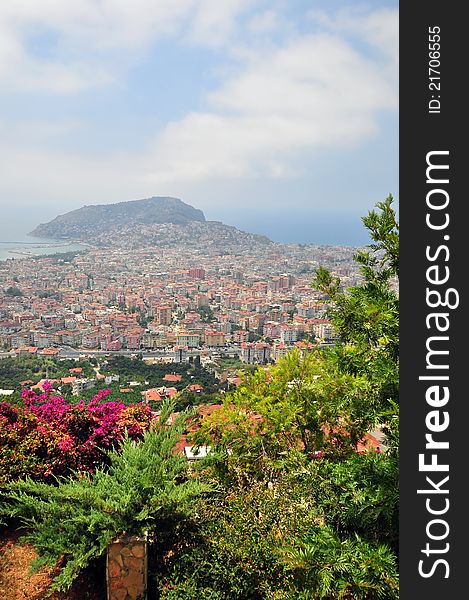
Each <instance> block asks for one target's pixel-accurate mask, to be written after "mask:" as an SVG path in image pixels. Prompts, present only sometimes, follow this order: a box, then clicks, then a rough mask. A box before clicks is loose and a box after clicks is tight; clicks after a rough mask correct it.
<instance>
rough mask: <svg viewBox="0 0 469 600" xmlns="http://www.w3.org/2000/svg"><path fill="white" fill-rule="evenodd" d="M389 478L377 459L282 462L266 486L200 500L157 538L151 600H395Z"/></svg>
mask: <svg viewBox="0 0 469 600" xmlns="http://www.w3.org/2000/svg"><path fill="white" fill-rule="evenodd" d="M211 474H212V471H211V470H210V469H208V468H207V467H205V476H207V477H210V476H211ZM395 474H396V472H394V473H390V472H389V469H388V465H387V464H386V459H385V458H384V456H381V455H374V454H373V455H370V456H361V455H355V456H352V457H350V458H349V459H347V460H345V461H341V462H339V463H334V462H332V461H326V460H323V459H321V460H317V461H313V462H310V461H308V460H306V459H305V457H304V455H303V456H302V455H299V454H295V455H293V454H291V453H290V456H289V458H288V459H286V461H285V464H284V468H283V470H282V472H281V473H278V474H277V476H276V479H275V481H268V480H267V479H266V480H264V481H255V482H252V483H251V485H250V486H247V487H242V488H240V487H238V486H237V485H236V484H234V485H233V486H229V487H227V488H226V489H225V490H223V489H221V490H220V491H219V493H216V494H213V493H212V494H211V495H210V496H208V497H203V498H201V501H200V502H199V506H198V508H197V511H196V513H195V514H194V517H193V518H192V519H191V520H190V521H189V522H185V523H184V524H182V527H177V528H171V529H170V530H169V531H167V532H165V531H160V533H159V536H158V544H157V545H156V546H155V547H154V549H153V551H154V553H153V555H152V559H153V561H152V565H151V570H152V572H153V581H154V585H155V587H156V589H157V594H158V595H157V597H159V598H165V599H172V600H175V599H186V600H189V599H190V600H192V599H193V600H196V599H197V598H212V599H213V600H229V599H231V598H234V599H236V598H238V599H240V600H241V599H242V600H261V599H266V600H267V599H268V600H280V599H282V600H284V599H291V600H294V599H295V600H296V599H298V598H305V599H306V598H308V599H311V600H313V599H319V598H328V599H329V600H331V599H336V598H348V599H349V600H351V599H352V598H353V599H355V598H363V600H365V599H366V600H371V599H379V598H383V599H387V600H391V599H392V598H397V586H398V575H397V565H396V557H395V555H394V552H393V550H394V548H393V546H392V545H391V544H389V543H388V542H389V539H388V537H387V532H388V531H389V530H392V531H393V532H394V535H395V534H397V519H396V516H397V515H396V514H392V515H390V514H388V502H387V494H388V493H389V490H390V489H392V490H394V493H396V489H397V479H396V477H395ZM266 475H267V473H266ZM202 476H203V475H202ZM212 485H214V484H213V483H212ZM214 487H216V484H215V485H214ZM391 521H392V523H393V524H392V526H390V522H391Z"/></svg>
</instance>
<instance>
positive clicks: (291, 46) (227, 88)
mask: <svg viewBox="0 0 469 600" xmlns="http://www.w3.org/2000/svg"><path fill="white" fill-rule="evenodd" d="M253 4H255V2H252V1H249V0H226V2H225V1H223V2H222V1H220V2H216V3H215V4H214V1H213V0H158V1H155V0H134V1H133V2H132V3H131V2H128V1H127V0H103V1H101V2H96V1H93V0H74V2H64V1H63V0H42V2H37V1H36V0H17V2H12V3H7V2H0V89H1V88H2V86H8V88H9V89H15V87H16V89H20V90H22V91H35V90H47V91H52V92H57V93H73V92H75V91H79V90H83V89H87V88H90V87H95V86H98V85H105V84H106V83H108V82H109V81H112V80H113V78H115V77H117V76H118V75H117V73H116V69H119V68H120V65H119V64H116V61H115V60H109V55H108V52H111V53H112V52H114V51H116V52H120V51H121V50H122V48H129V49H131V50H134V51H135V52H138V51H139V50H141V49H142V48H143V47H144V46H145V45H146V44H149V43H150V42H151V41H152V40H154V39H156V38H158V36H163V35H169V34H173V35H174V34H177V35H178V36H181V37H185V39H187V40H189V39H190V40H192V43H204V44H208V45H210V44H212V45H213V44H221V43H227V44H228V40H229V39H230V36H231V37H235V29H234V23H235V21H236V18H237V16H238V15H239V14H240V12H241V11H243V10H245V9H246V7H248V6H252V5H253ZM214 6H215V7H216V10H215V11H214V12H210V8H213V7H214ZM312 18H315V19H316V22H319V21H320V20H321V19H322V22H323V24H325V25H324V27H323V28H322V29H324V28H325V29H326V30H327V31H328V33H322V34H319V33H318V34H309V35H306V34H304V35H300V34H298V33H296V34H295V35H293V33H292V31H289V36H288V41H284V42H282V43H280V42H277V46H275V45H274V42H273V41H272V40H271V41H270V42H269V45H268V47H267V45H266V46H262V45H261V46H259V47H256V50H255V51H253V50H252V47H249V45H247V44H246V45H238V46H236V47H234V46H233V47H232V48H231V50H232V55H233V56H235V58H236V61H234V63H233V64H231V65H230V69H229V70H228V71H226V72H225V73H224V80H223V81H222V82H221V83H220V85H219V88H218V89H216V90H214V91H212V92H211V93H210V94H209V95H207V97H206V98H205V104H204V107H203V109H201V110H199V111H195V110H194V111H192V112H189V113H188V114H186V115H185V116H184V117H183V118H181V119H180V120H175V121H172V122H170V123H168V124H167V125H166V126H165V127H163V129H162V130H161V131H159V132H155V131H153V132H152V131H149V132H148V136H147V140H148V142H147V144H146V146H145V147H143V148H142V147H140V148H139V149H129V150H126V151H125V152H122V151H119V150H116V151H114V152H109V153H108V154H107V155H106V156H103V157H102V158H99V157H98V156H96V155H94V156H93V157H92V158H91V157H87V156H86V155H85V154H84V153H83V152H81V153H79V151H78V150H77V151H75V152H71V151H70V150H66V151H64V152H59V151H57V150H56V148H57V147H58V145H57V144H48V141H49V140H50V138H51V137H53V136H59V135H66V134H67V127H68V128H71V129H73V128H74V127H79V126H80V124H79V123H75V122H74V121H73V119H72V120H71V121H65V122H64V123H62V124H59V125H58V129H56V130H54V127H51V128H48V126H47V124H45V123H42V124H41V123H35V124H33V127H32V129H29V130H28V127H29V126H28V124H26V125H24V126H20V125H19V126H18V127H19V128H20V129H19V130H18V131H20V135H18V136H15V135H14V134H12V132H13V133H14V129H11V128H10V129H8V131H9V132H10V135H8V136H7V137H6V138H5V137H3V139H2V141H0V181H1V182H2V195H3V198H8V197H10V195H15V196H16V197H25V198H27V197H31V195H34V197H36V198H43V199H46V198H50V199H54V200H57V199H60V198H63V197H64V195H66V196H67V198H68V199H70V200H76V201H77V202H81V201H85V200H86V202H93V201H96V202H99V201H116V200H119V199H125V198H136V197H144V196H145V195H151V194H153V193H155V191H156V193H159V194H160V193H161V194H164V193H169V194H175V193H176V192H175V191H174V190H179V189H181V188H185V189H188V186H190V185H191V184H194V183H198V184H204V183H205V182H209V181H217V180H218V181H220V180H223V179H224V180H228V181H229V180H232V181H234V180H236V179H238V180H239V179H243V178H245V179H246V178H262V177H267V178H274V179H275V178H286V177H292V176H295V175H298V174H299V172H300V171H299V169H300V167H299V164H300V162H301V160H299V158H301V157H303V156H304V155H307V154H311V153H314V152H324V151H328V150H330V149H335V148H344V147H349V148H353V147H354V145H356V144H359V143H361V142H362V141H363V140H365V139H366V138H367V137H369V136H371V135H373V134H374V133H375V132H376V131H377V127H378V125H377V120H378V116H379V114H380V113H381V112H382V111H395V110H396V108H397V101H398V98H397V58H396V57H397V11H389V10H376V11H373V12H371V13H369V14H366V15H364V14H361V15H357V14H356V13H345V12H343V13H341V14H340V15H339V16H337V17H336V18H335V19H330V18H327V19H326V17H325V16H324V15H320V16H319V17H318V15H317V14H316V15H313V16H312ZM326 21H327V23H326ZM277 26H278V20H276V16H275V14H274V13H270V12H269V11H267V12H264V13H260V14H259V19H258V20H257V23H256V21H255V20H254V19H251V20H250V31H254V30H255V29H256V27H257V28H258V31H259V32H262V33H265V32H267V31H268V30H273V29H274V28H275V27H277ZM41 28H45V30H46V31H53V32H55V33H56V34H57V36H58V37H57V40H56V42H57V44H58V45H59V47H60V53H59V54H60V57H61V61H57V60H55V61H54V60H53V59H52V58H47V59H46V58H40V57H37V56H33V55H32V54H31V52H29V51H28V46H27V43H26V40H27V37H28V35H31V34H32V32H34V31H41ZM2 32H3V33H4V34H5V35H2ZM352 34H353V36H355V37H356V38H359V39H361V40H365V41H367V42H368V43H369V44H371V45H373V46H374V47H376V48H377V49H378V50H379V51H378V52H374V53H372V54H370V53H366V52H365V51H364V50H363V48H362V47H361V46H360V45H358V46H355V45H354V42H353V39H351V36H352ZM112 56H113V57H114V58H115V54H112ZM233 69H236V71H234V70H233ZM0 125H1V123H0ZM21 127H22V128H21ZM41 128H42V129H41ZM0 130H1V127H0ZM4 132H5V129H4ZM34 132H36V133H35V134H34ZM41 132H42V133H41ZM71 135H73V132H72V133H71ZM90 143H92V140H90ZM53 148H54V149H53ZM26 175H27V176H26Z"/></svg>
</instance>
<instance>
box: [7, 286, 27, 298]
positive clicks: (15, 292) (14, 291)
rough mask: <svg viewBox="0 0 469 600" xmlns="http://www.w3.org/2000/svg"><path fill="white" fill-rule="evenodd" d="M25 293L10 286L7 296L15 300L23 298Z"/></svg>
mask: <svg viewBox="0 0 469 600" xmlns="http://www.w3.org/2000/svg"><path fill="white" fill-rule="evenodd" d="M22 295H23V292H22V291H21V290H20V289H19V288H18V287H16V286H10V287H8V288H7V289H6V290H5V296H11V297H13V298H15V297H19V296H22Z"/></svg>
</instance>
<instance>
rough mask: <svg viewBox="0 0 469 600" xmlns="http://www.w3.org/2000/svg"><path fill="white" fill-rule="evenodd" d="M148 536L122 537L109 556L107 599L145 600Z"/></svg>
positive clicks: (114, 544) (111, 546)
mask: <svg viewBox="0 0 469 600" xmlns="http://www.w3.org/2000/svg"><path fill="white" fill-rule="evenodd" d="M147 546H148V541H147V537H146V536H143V537H139V536H135V535H133V536H130V535H126V534H123V535H121V536H120V537H118V538H116V539H115V540H114V542H113V543H112V544H109V546H108V549H107V555H106V579H107V600H146V598H147V571H148V569H147V566H148V555H147Z"/></svg>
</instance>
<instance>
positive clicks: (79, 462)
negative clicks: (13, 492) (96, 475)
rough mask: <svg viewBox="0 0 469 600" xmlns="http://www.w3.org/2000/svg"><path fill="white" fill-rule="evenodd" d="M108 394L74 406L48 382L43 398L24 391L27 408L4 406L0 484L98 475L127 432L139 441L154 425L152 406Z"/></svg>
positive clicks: (1, 410) (0, 425)
mask: <svg viewBox="0 0 469 600" xmlns="http://www.w3.org/2000/svg"><path fill="white" fill-rule="evenodd" d="M109 394H111V390H110V389H105V390H100V391H99V392H98V393H97V394H96V395H95V396H94V397H93V399H92V400H91V401H90V402H88V403H85V402H84V401H83V400H82V401H80V402H78V403H76V404H74V403H70V402H67V401H66V400H65V399H64V398H63V397H62V396H59V395H56V394H55V392H54V389H53V387H52V385H51V384H50V383H49V382H45V383H44V384H43V392H42V393H40V394H37V393H36V392H35V391H33V390H23V393H22V398H23V406H13V405H10V404H8V403H6V402H2V403H0V482H2V481H9V480H12V479H18V478H21V477H25V476H30V477H32V478H34V479H40V480H44V481H48V480H49V481H50V480H51V477H52V476H61V475H69V474H71V473H78V472H93V471H94V470H95V469H96V468H97V467H98V466H100V465H103V464H106V463H107V461H108V454H107V453H108V451H109V450H110V449H112V448H115V447H116V446H117V445H118V444H119V442H120V441H121V440H122V439H123V437H124V435H125V434H126V433H127V434H128V435H129V436H130V437H131V438H132V439H140V438H141V437H142V436H143V433H144V431H145V430H147V429H148V428H149V427H150V424H151V421H152V413H151V410H150V408H149V406H148V405H146V404H145V403H138V404H133V405H130V406H126V405H125V404H123V403H122V402H120V400H116V401H113V400H110V399H109V398H108V396H109Z"/></svg>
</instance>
